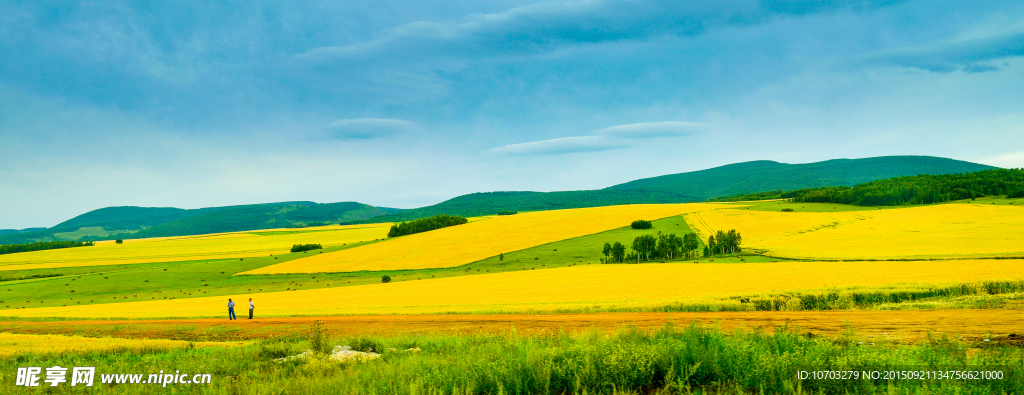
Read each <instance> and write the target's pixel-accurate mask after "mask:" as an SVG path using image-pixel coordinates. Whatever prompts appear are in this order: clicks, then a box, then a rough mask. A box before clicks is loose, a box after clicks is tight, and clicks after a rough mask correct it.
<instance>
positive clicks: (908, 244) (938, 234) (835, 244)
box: [684, 204, 1024, 260]
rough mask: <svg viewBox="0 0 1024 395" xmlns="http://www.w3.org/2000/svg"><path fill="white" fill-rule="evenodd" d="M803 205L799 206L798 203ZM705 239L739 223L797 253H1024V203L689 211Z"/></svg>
mask: <svg viewBox="0 0 1024 395" xmlns="http://www.w3.org/2000/svg"><path fill="white" fill-rule="evenodd" d="M797 210H799V209H797ZM684 217H685V219H687V221H688V223H689V224H690V225H691V227H692V228H693V229H694V231H696V232H697V233H698V234H699V235H701V237H702V238H703V239H706V238H707V236H708V234H709V233H712V232H714V231H717V230H729V229H738V230H740V232H741V233H742V235H743V247H746V248H751V249H756V250H759V251H765V254H767V255H770V256H776V257H785V258H794V259H846V260H858V259H865V260H868V259H934V258H939V259H942V258H982V257H1013V256H1021V255H1022V254H1024V232H1020V230H1021V229H1024V210H1021V209H1020V208H1018V207H1013V206H998V205H980V204H940V205H933V206H919V207H907V208H899V209H888V210H877V211H842V212H800V211H796V212H779V211H755V210H737V209H720V210H708V211H702V212H700V213H699V214H687V215H685V216H684Z"/></svg>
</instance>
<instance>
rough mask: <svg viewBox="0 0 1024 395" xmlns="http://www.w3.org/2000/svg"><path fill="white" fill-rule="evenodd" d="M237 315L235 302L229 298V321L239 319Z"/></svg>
mask: <svg viewBox="0 0 1024 395" xmlns="http://www.w3.org/2000/svg"><path fill="white" fill-rule="evenodd" d="M237 319H238V318H236V317H235V302H233V301H231V299H228V321H231V320H237Z"/></svg>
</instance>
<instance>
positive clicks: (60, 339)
mask: <svg viewBox="0 0 1024 395" xmlns="http://www.w3.org/2000/svg"><path fill="white" fill-rule="evenodd" d="M240 344H241V343H238V342H192V341H183V340H167V339H121V338H113V337H106V338H95V337H82V336H63V335H24V334H11V333H0V357H5V358H10V357H12V356H15V355H18V354H28V353H33V354H49V353H68V352H77V353H81V352H95V351H115V352H117V351H135V352H139V351H141V352H147V351H149V352H151V351H159V350H168V349H173V348H190V347H221V346H238V345H240Z"/></svg>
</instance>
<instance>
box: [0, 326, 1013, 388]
mask: <svg viewBox="0 0 1024 395" xmlns="http://www.w3.org/2000/svg"><path fill="white" fill-rule="evenodd" d="M311 345H312V342H311V341H310V340H308V339H307V338H305V337H299V336H289V337H275V338H271V339H266V340H262V341H259V342H256V343H253V344H248V345H243V346H239V347H209V348H196V349H173V350H169V351H165V352H159V353H137V352H122V353H72V354H53V353H30V354H25V355H21V356H18V357H17V358H5V359H3V360H0V371H2V372H3V373H0V380H4V381H8V382H13V381H9V380H13V377H12V375H13V372H14V371H15V370H16V368H17V367H20V366H26V365H28V366H37V365H38V366H47V367H49V366H54V365H57V366H95V367H96V375H97V376H101V375H104V374H111V373H122V374H123V373H139V374H143V375H145V374H149V373H156V372H158V371H161V370H168V369H174V370H178V371H180V372H182V373H188V374H193V373H211V374H212V376H213V377H212V380H211V384H209V385H187V384H173V385H169V386H167V387H163V386H162V385H160V384H155V385H154V384H142V385H111V384H102V383H99V382H98V381H99V380H98V379H97V384H96V385H95V386H94V387H92V388H90V392H95V393H118V394H135V393H153V392H154V391H167V392H184V393H209V394H242V393H244V394H263V393H289V394H290V393H310V392H317V393H332V394H357V393H377V394H410V395H412V394H442V393H443V394H514V393H518V394H640V393H644V394H676V393H693V392H697V393H708V394H750V393H763V394H792V393H806V394H832V393H847V394H872V393H887V394H921V393H957V394H993V393H1006V394H1010V393H1020V392H1021V391H1022V390H1024V381H1022V380H1024V377H1022V374H1024V369H1022V366H1021V364H1020V362H1019V361H1020V360H1021V358H1022V357H1024V355H1022V352H1021V349H1019V348H1012V347H1005V346H996V345H993V346H986V347H977V346H971V345H969V344H965V343H963V342H959V341H955V340H950V339H944V338H934V339H931V340H929V341H927V342H924V343H922V344H918V345H906V344H900V343H899V342H890V341H885V340H883V339H875V340H872V341H868V340H866V339H864V338H861V337H858V335H857V334H856V333H854V332H852V331H847V332H845V333H843V334H840V335H837V336H828V337H808V336H804V335H803V334H801V333H798V332H796V331H794V330H787V329H785V328H783V329H780V330H777V331H774V332H760V331H735V332H730V333H727V332H723V331H721V330H718V329H714V328H708V327H699V326H689V327H683V328H678V327H674V326H666V327H664V328H662V329H660V330H654V331H641V330H637V329H631V328H622V329H620V330H619V331H617V332H615V333H613V334H611V335H608V334H607V333H606V332H605V331H587V332H583V333H578V334H573V333H562V332H554V333H549V334H547V335H542V336H523V335H521V334H519V333H517V332H514V331H513V332H505V333H501V334H472V335H416V336H408V335H405V336H403V335H390V336H351V337H342V338H328V339H327V342H326V343H325V345H327V346H328V347H329V346H331V345H349V346H352V347H354V348H356V349H362V350H369V349H371V348H372V349H373V350H375V351H380V352H382V357H381V358H379V359H376V360H373V361H369V362H366V363H361V364H341V363H336V362H331V361H329V360H328V359H327V358H326V357H323V356H319V357H318V356H315V355H314V356H313V357H311V358H307V359H305V360H296V361H292V362H287V363H277V362H274V361H273V359H274V358H280V357H284V356H287V355H294V354H297V353H299V352H301V351H302V350H305V349H308V348H310V347H311ZM410 348H415V349H417V350H419V351H404V350H408V349H410ZM908 367H914V368H917V369H928V370H975V369H977V370H995V369H998V370H1000V371H1001V372H1003V378H1004V379H1003V380H988V381H979V382H975V383H965V382H963V381H957V380H917V381H911V380H895V381H886V380H800V379H798V378H797V374H796V372H797V371H799V370H809V369H813V370H835V371H846V370H853V371H863V370H868V371H870V370H879V371H887V370H905V369H907V368H908ZM143 377H145V376H143ZM59 389H64V390H67V389H68V387H63V388H59Z"/></svg>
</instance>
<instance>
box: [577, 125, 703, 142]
mask: <svg viewBox="0 0 1024 395" xmlns="http://www.w3.org/2000/svg"><path fill="white" fill-rule="evenodd" d="M709 126H710V125H708V124H706V123H697V122H650V123H631V124H628V125H619V126H612V127H608V128H604V129H597V130H595V131H594V134H596V135H599V136H610V137H618V138H636V139H646V138H653V137H674V136H688V135H692V134H695V133H697V132H700V131H702V130H705V129H707V128H708V127H709Z"/></svg>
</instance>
